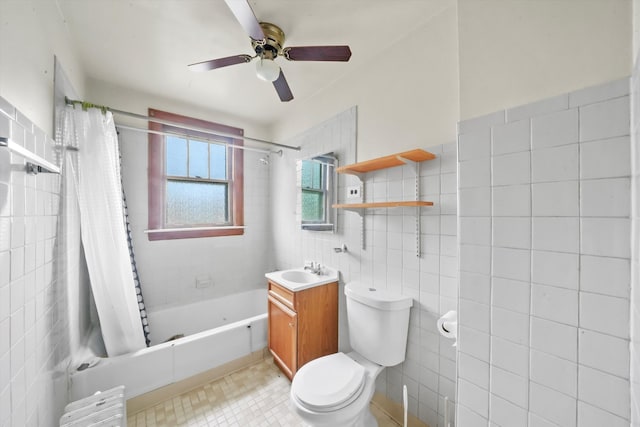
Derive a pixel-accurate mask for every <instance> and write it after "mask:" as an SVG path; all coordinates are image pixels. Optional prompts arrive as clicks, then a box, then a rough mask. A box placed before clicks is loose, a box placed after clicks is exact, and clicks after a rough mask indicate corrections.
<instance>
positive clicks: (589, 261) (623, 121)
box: [457, 79, 631, 427]
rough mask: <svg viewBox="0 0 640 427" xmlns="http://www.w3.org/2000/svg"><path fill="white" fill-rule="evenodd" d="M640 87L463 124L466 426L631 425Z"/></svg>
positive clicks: (619, 84) (462, 395)
mask: <svg viewBox="0 0 640 427" xmlns="http://www.w3.org/2000/svg"><path fill="white" fill-rule="evenodd" d="M629 125H630V114H629V81H628V79H622V80H617V81H614V82H611V83H607V84H604V85H599V86H595V87H591V88H587V89H584V90H579V91H575V92H570V93H568V94H564V95H560V96H556V97H553V98H547V99H544V100H542V101H539V102H536V103H532V104H526V105H523V106H519V107H514V108H510V109H508V110H501V111H498V112H496V113H493V114H490V115H487V116H483V117H479V118H476V119H472V120H467V121H463V122H461V123H460V125H459V129H460V134H459V136H458V150H459V156H458V158H459V163H458V173H459V190H458V191H459V203H460V206H459V215H460V217H459V221H460V236H459V238H460V271H461V279H462V278H464V277H465V275H466V276H467V277H468V278H469V280H468V281H466V280H461V283H460V300H459V307H460V318H459V325H460V326H459V327H460V329H459V336H460V339H459V357H458V360H459V367H458V404H459V405H458V417H457V421H458V425H461V426H467V425H485V426H486V425H487V422H488V423H489V424H490V425H492V424H496V425H509V426H511V425H513V426H515V425H527V423H528V425H559V426H563V427H571V426H581V427H587V426H603V425H606V426H628V425H629V420H630V410H629V407H630V405H629V402H630V397H629V386H630V381H629V339H630V337H629V319H630V313H629V298H630V296H629V283H630V277H629V272H630V240H629V236H630V225H631V221H630V203H629V191H630V160H629V158H630V139H629Z"/></svg>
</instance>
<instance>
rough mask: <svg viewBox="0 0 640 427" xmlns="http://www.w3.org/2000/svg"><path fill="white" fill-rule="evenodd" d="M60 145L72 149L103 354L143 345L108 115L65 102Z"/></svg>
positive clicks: (114, 135) (115, 145) (115, 138)
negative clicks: (74, 156) (74, 157)
mask: <svg viewBox="0 0 640 427" xmlns="http://www.w3.org/2000/svg"><path fill="white" fill-rule="evenodd" d="M62 121H63V123H62V143H63V144H64V145H66V146H71V147H77V148H78V150H79V151H78V169H77V171H76V173H75V174H74V178H75V182H76V185H77V190H78V202H79V205H80V229H81V235H82V244H83V246H84V252H85V257H86V260H87V267H88V270H89V277H90V280H91V290H92V292H93V296H94V300H95V304H96V309H97V311H98V318H99V320H100V328H101V330H102V337H103V340H104V344H105V347H106V349H107V354H108V356H110V357H111V356H117V355H119V354H125V353H130V352H132V351H136V350H139V349H141V348H145V347H146V343H145V338H144V334H143V330H142V324H141V321H140V312H139V310H138V302H137V296H136V291H135V285H134V280H133V273H132V270H131V261H130V258H129V248H128V246H127V240H126V239H127V237H126V236H127V235H126V230H125V225H124V211H123V204H122V186H121V185H122V184H121V181H120V163H119V149H118V136H117V133H116V128H115V124H114V122H113V115H112V114H111V113H110V112H106V114H105V113H103V112H102V111H101V110H99V109H96V108H91V109H89V110H88V111H83V110H82V109H80V108H78V109H74V107H73V106H67V108H66V109H65V112H64V116H63V120H62Z"/></svg>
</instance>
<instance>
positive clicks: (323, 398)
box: [291, 352, 384, 427]
mask: <svg viewBox="0 0 640 427" xmlns="http://www.w3.org/2000/svg"><path fill="white" fill-rule="evenodd" d="M383 369H384V366H381V365H378V364H375V363H373V362H370V361H368V360H367V359H365V358H364V357H362V356H361V355H359V354H358V353H356V352H351V353H347V354H345V353H335V354H331V355H329V356H324V357H321V358H319V359H315V360H312V361H311V362H309V363H307V364H306V365H304V366H303V367H302V368H301V369H300V370H299V371H298V372H297V373H296V376H295V378H294V381H293V383H292V384H291V403H292V407H293V409H294V411H295V412H296V413H297V414H298V415H299V416H300V418H302V419H303V420H305V421H306V422H307V423H309V424H310V425H312V426H333V427H347V426H348V427H372V426H377V425H378V424H377V422H376V420H375V418H374V417H373V414H371V411H370V410H369V403H370V402H371V398H372V397H373V393H374V391H375V386H376V378H377V377H378V375H379V374H380V372H382V370H383Z"/></svg>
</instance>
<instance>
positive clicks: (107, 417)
mask: <svg viewBox="0 0 640 427" xmlns="http://www.w3.org/2000/svg"><path fill="white" fill-rule="evenodd" d="M126 426H127V406H126V402H125V398H124V386H122V385H121V386H118V387H114V388H112V389H110V390H106V391H102V392H100V391H99V392H97V393H96V394H94V395H93V396H89V397H85V398H84V399H80V400H76V401H75V402H71V403H69V404H68V405H67V406H66V407H65V408H64V414H63V415H62V417H60V427H126Z"/></svg>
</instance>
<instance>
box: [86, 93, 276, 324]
mask: <svg viewBox="0 0 640 427" xmlns="http://www.w3.org/2000/svg"><path fill="white" fill-rule="evenodd" d="M87 99H89V100H91V101H92V102H94V103H99V104H103V105H109V106H111V107H113V108H116V109H120V110H125V111H131V112H136V113H140V114H143V115H147V109H148V108H155V109H160V110H164V111H169V112H172V113H177V114H182V115H188V116H192V117H197V118H201V119H204V120H210V121H214V122H219V123H224V124H227V125H231V126H238V127H241V128H244V129H245V135H247V136H255V137H259V138H264V135H265V131H264V129H262V128H260V127H257V126H251V124H247V123H244V122H242V121H239V120H238V119H236V118H233V117H229V116H227V115H224V114H221V113H216V112H210V111H203V110H201V109H196V108H194V107H192V106H188V105H184V104H180V103H177V102H174V101H171V100H167V99H162V98H160V97H157V96H154V95H150V94H145V93H139V92H135V91H132V90H129V89H126V88H120V87H115V86H113V85H108V84H105V83H102V82H97V81H90V82H89V84H88V95H87ZM116 119H117V120H118V122H119V123H122V122H130V124H131V125H132V126H136V127H143V128H145V127H146V122H144V121H140V120H138V121H133V120H131V119H127V118H126V117H119V116H116ZM147 146H148V138H147V135H146V134H145V133H140V132H134V131H131V130H125V129H121V130H120V147H121V152H122V174H123V183H124V190H125V192H126V195H127V204H128V208H129V219H130V221H131V228H132V231H133V245H134V249H135V254H136V262H137V264H138V273H139V275H140V280H141V284H142V292H143V295H144V298H145V303H146V305H147V308H148V309H149V310H154V309H158V308H159V307H162V306H171V305H181V304H185V303H189V302H195V301H199V300H201V299H204V298H215V297H218V296H223V295H227V294H231V293H236V292H243V291H247V290H250V289H257V288H262V287H264V286H265V283H266V282H265V280H266V279H265V278H264V273H266V272H267V271H269V270H270V268H271V266H272V257H271V254H272V251H271V239H270V229H269V224H270V222H269V220H270V216H269V215H270V212H269V204H270V201H269V166H265V165H264V164H262V163H261V162H260V161H259V159H260V158H261V157H262V156H264V154H262V153H257V152H252V151H245V152H244V156H245V157H244V182H245V188H244V219H245V226H246V229H245V232H244V235H242V236H225V237H209V238H198V239H176V240H158V241H149V240H148V238H147V235H146V234H144V230H146V229H147V228H148V226H147V224H148V198H147V195H148V187H147V152H148V148H147ZM197 278H205V279H207V278H210V279H211V280H212V282H213V286H211V287H206V288H196V279H197ZM150 327H151V328H153V325H150Z"/></svg>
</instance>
